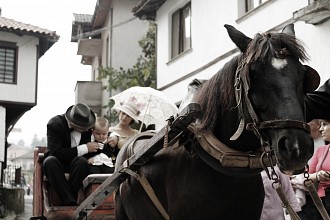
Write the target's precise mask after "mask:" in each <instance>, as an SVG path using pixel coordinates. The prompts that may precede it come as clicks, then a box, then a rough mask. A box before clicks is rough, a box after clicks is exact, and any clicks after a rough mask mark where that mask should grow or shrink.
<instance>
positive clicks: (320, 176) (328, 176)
mask: <svg viewBox="0 0 330 220" xmlns="http://www.w3.org/2000/svg"><path fill="white" fill-rule="evenodd" d="M316 179H317V180H318V181H319V182H327V181H330V172H329V171H325V170H320V171H318V172H317V173H316Z"/></svg>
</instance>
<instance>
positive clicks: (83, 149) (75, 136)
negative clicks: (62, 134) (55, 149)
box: [70, 131, 88, 156]
mask: <svg viewBox="0 0 330 220" xmlns="http://www.w3.org/2000/svg"><path fill="white" fill-rule="evenodd" d="M70 137H71V147H77V151H78V152H77V153H78V156H82V155H85V154H87V153H88V148H87V144H82V145H79V142H80V139H81V133H80V132H78V131H72V132H71V133H70Z"/></svg>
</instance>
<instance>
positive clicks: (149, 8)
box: [132, 0, 166, 21]
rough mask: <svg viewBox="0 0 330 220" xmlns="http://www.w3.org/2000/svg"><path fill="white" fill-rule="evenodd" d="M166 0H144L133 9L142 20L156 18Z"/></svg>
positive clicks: (135, 14)
mask: <svg viewBox="0 0 330 220" xmlns="http://www.w3.org/2000/svg"><path fill="white" fill-rule="evenodd" d="M165 2H166V0H143V1H141V2H140V3H139V4H138V5H137V6H135V7H134V8H133V10H132V12H133V14H134V16H136V17H138V18H140V19H141V20H152V21H154V20H155V19H156V14H157V10H158V9H159V8H160V7H161V6H162V5H163V4H164V3H165Z"/></svg>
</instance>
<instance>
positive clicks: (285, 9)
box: [134, 0, 330, 103]
mask: <svg viewBox="0 0 330 220" xmlns="http://www.w3.org/2000/svg"><path fill="white" fill-rule="evenodd" d="M134 13H135V16H137V17H139V18H141V19H150V20H155V21H156V23H157V87H158V89H159V90H162V91H163V92H165V93H166V94H167V95H168V96H169V97H170V98H171V99H172V100H173V101H175V102H176V103H179V102H180V101H181V99H182V98H183V97H184V94H185V93H186V92H187V86H188V84H189V83H190V82H191V81H192V80H193V79H194V78H198V79H209V78H210V77H211V76H213V75H214V74H215V73H217V71H218V70H219V69H220V68H221V67H222V66H223V65H224V63H226V62H227V61H228V60H230V59H231V58H232V57H233V56H234V55H236V54H237V53H238V50H237V49H236V46H235V45H234V43H232V41H231V40H230V38H229V36H228V34H227V31H226V29H225V28H224V24H230V25H232V26H234V27H235V28H237V29H238V30H240V31H241V32H243V33H244V34H246V35H247V36H249V37H251V38H253V37H254V35H255V34H256V33H257V32H265V31H269V30H274V31H280V30H281V29H282V28H283V27H284V26H285V25H287V24H289V23H294V25H295V32H296V36H297V38H299V39H300V40H301V41H302V42H303V43H304V45H305V49H306V51H307V53H308V54H309V57H310V60H309V62H308V63H307V64H308V65H310V66H311V67H313V68H314V69H316V70H317V71H318V73H319V74H320V76H321V83H323V82H324V81H325V80H326V79H328V78H329V76H330V75H329V72H330V62H329V57H330V43H329V39H330V20H329V18H330V1H329V0H319V1H316V0H315V1H312V0H290V1H288V0H233V1H225V0H202V1H201V0H144V1H142V2H141V4H139V5H138V6H137V7H136V8H135V9H134ZM178 94H181V95H178Z"/></svg>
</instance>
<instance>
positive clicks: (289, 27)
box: [282, 24, 295, 36]
mask: <svg viewBox="0 0 330 220" xmlns="http://www.w3.org/2000/svg"><path fill="white" fill-rule="evenodd" d="M282 33H284V34H288V35H291V36H295V31H294V25H293V24H288V25H287V26H285V27H284V28H283V30H282Z"/></svg>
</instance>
